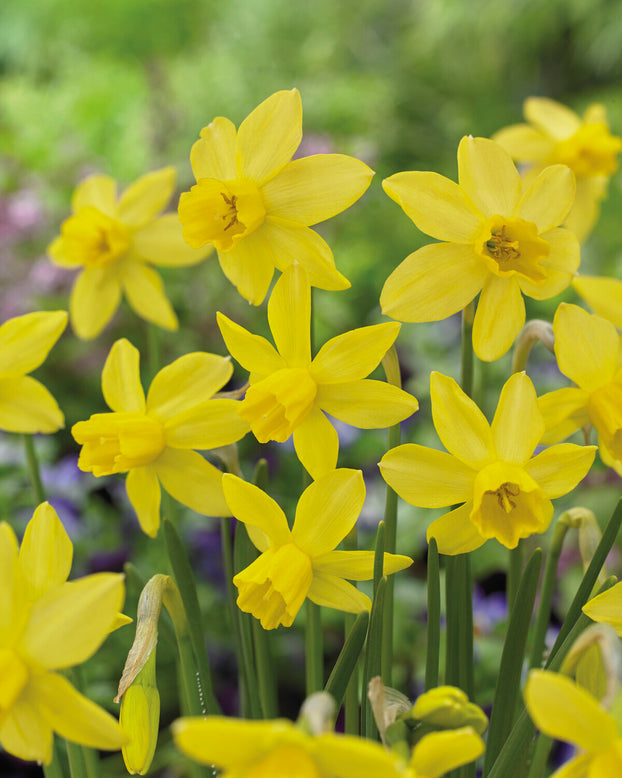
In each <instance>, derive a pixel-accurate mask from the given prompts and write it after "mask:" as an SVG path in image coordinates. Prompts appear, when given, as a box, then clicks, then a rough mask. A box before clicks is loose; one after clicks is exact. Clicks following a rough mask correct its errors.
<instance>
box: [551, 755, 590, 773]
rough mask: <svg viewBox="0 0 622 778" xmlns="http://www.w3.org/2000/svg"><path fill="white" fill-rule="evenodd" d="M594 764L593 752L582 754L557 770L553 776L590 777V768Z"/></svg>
mask: <svg viewBox="0 0 622 778" xmlns="http://www.w3.org/2000/svg"><path fill="white" fill-rule="evenodd" d="M592 764H593V754H580V755H579V756H576V757H575V758H574V759H571V760H570V761H569V762H566V764H563V765H562V766H561V767H560V768H558V769H557V770H555V772H554V773H553V774H552V775H551V778H590V776H589V772H588V771H589V768H590V767H591V766H592Z"/></svg>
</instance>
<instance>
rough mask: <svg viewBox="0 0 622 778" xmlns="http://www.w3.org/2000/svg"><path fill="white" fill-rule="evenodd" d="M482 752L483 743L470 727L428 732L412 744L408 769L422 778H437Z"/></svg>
mask: <svg viewBox="0 0 622 778" xmlns="http://www.w3.org/2000/svg"><path fill="white" fill-rule="evenodd" d="M483 753H484V741H483V740H482V739H481V737H480V736H479V735H478V734H477V732H476V731H475V730H474V729H473V728H472V727H460V728H459V729H454V730H451V731H446V732H430V733H429V734H428V735H424V736H423V738H422V739H421V740H420V741H419V742H418V743H417V744H416V745H415V747H414V749H413V753H412V758H411V760H410V767H411V768H412V769H413V770H414V771H415V773H416V774H418V775H422V776H425V778H440V776H441V775H445V773H448V772H449V771H450V770H453V769H455V768H456V767H460V766H461V765H465V764H468V763H469V762H472V761H474V760H475V759H477V757H478V756H481V755H482V754H483Z"/></svg>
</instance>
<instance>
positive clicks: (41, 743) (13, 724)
mask: <svg viewBox="0 0 622 778" xmlns="http://www.w3.org/2000/svg"><path fill="white" fill-rule="evenodd" d="M0 743H1V744H2V747H3V748H4V750H5V751H8V753H9V754H13V755H14V756H17V757H19V758H20V759H25V760H27V761H32V762H35V761H36V762H43V764H49V763H50V762H51V761H52V743H53V733H52V728H51V727H50V725H49V724H48V723H47V721H46V720H45V719H44V718H43V716H42V715H41V710H40V708H39V704H38V700H37V698H36V696H35V695H33V693H32V692H31V690H30V687H28V686H27V687H26V689H24V691H23V692H22V694H21V695H20V696H19V698H18V700H17V701H16V702H15V704H14V705H13V706H12V707H11V710H10V711H9V713H8V714H7V715H6V716H5V717H4V718H3V719H2V723H1V724H0Z"/></svg>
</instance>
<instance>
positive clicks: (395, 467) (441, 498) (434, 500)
mask: <svg viewBox="0 0 622 778" xmlns="http://www.w3.org/2000/svg"><path fill="white" fill-rule="evenodd" d="M378 467H379V468H380V472H381V473H382V477H383V478H384V480H385V481H386V482H387V483H388V484H389V486H390V487H391V488H392V489H394V490H395V491H396V492H397V493H398V494H399V496H400V497H402V498H403V499H404V500H406V502H408V503H410V504H411V505H418V506H420V507H422V508H444V507H445V506H446V505H453V504H455V503H459V502H464V501H465V500H468V499H469V498H470V497H471V496H472V495H473V479H474V478H475V472H476V471H475V470H473V469H472V468H470V467H469V466H468V465H465V464H463V463H462V462H461V461H460V460H459V459H456V457H454V456H452V455H451V454H447V453H445V452H444V451H436V450H435V449H432V448H426V447H425V446H419V445H417V444H415V443H405V444H404V445H402V446H397V448H393V449H391V450H390V451H387V453H386V454H385V455H384V456H383V457H382V460H381V462H380V464H379V465H378Z"/></svg>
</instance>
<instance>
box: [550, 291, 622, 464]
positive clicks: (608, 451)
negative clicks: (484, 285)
mask: <svg viewBox="0 0 622 778" xmlns="http://www.w3.org/2000/svg"><path fill="white" fill-rule="evenodd" d="M553 332H554V333H555V356H556V357H557V364H558V366H559V369H560V370H561V372H562V373H563V374H564V375H565V376H567V377H568V378H570V380H571V381H574V383H575V384H576V386H574V387H568V388H566V389H557V390H556V391H554V392H549V393H548V394H545V395H543V396H542V397H541V398H540V400H539V404H540V410H541V411H542V413H543V414H544V420H545V423H546V427H547V433H546V436H545V440H546V441H547V442H556V441H558V440H563V439H564V438H566V437H568V435H570V434H572V433H573V432H575V431H576V430H578V429H580V428H581V427H585V426H586V425H588V424H591V425H592V426H593V427H595V428H596V431H597V432H598V445H599V447H600V455H601V457H602V459H603V461H604V462H605V463H606V464H607V465H609V466H610V467H613V468H614V469H615V470H616V471H617V472H618V473H619V474H620V475H622V341H621V339H620V336H619V335H618V332H617V330H616V328H615V326H614V325H613V324H612V323H611V322H609V321H607V320H606V319H603V318H601V317H600V316H596V315H591V314H589V313H588V312H587V311H584V310H583V308H579V306H578V305H569V304H567V303H562V304H561V305H560V306H559V308H558V309H557V311H556V313H555V318H554V320H553Z"/></svg>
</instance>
